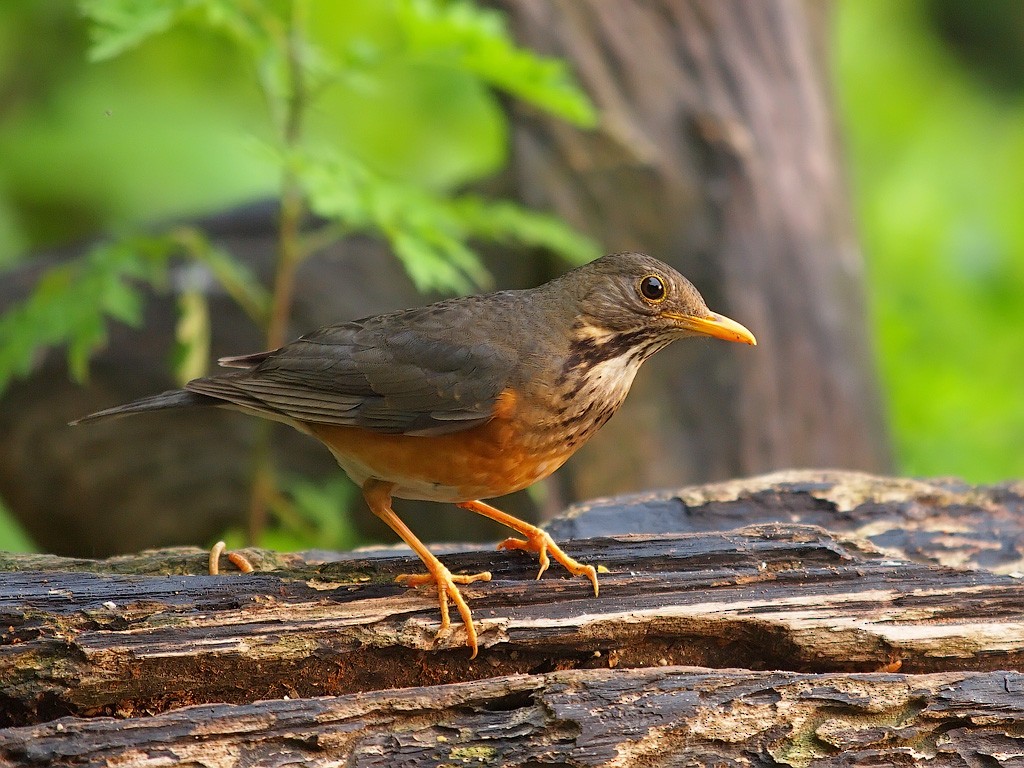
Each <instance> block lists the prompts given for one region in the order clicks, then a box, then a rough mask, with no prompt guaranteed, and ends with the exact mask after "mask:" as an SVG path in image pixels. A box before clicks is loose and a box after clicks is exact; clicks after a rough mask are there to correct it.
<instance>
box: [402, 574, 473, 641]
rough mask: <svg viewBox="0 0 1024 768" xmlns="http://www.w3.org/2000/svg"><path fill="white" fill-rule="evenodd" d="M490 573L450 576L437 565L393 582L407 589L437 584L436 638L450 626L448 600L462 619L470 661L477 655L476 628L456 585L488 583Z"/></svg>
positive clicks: (467, 606) (404, 575) (403, 575)
mask: <svg viewBox="0 0 1024 768" xmlns="http://www.w3.org/2000/svg"><path fill="white" fill-rule="evenodd" d="M490 580H491V572H490V571H483V572H481V573H470V574H452V572H451V571H449V570H448V569H447V568H445V567H444V566H443V565H439V567H438V568H437V569H432V570H430V571H428V572H427V573H403V574H400V575H399V576H396V577H395V581H397V582H398V583H399V584H405V585H406V586H409V587H420V586H423V585H425V584H437V599H438V603H439V604H440V606H441V627H440V629H438V632H437V634H438V636H440V635H441V634H442V633H444V632H445V631H447V630H448V628H449V627H450V626H451V619H450V618H449V616H448V599H449V598H451V601H452V602H453V603H455V607H456V608H457V609H458V611H459V616H460V617H461V618H462V624H463V626H464V627H465V628H466V645H468V646H469V647H470V649H472V651H473V653H472V655H471V656H470V657H469V658H471V659H475V658H476V654H477V634H476V626H475V625H474V624H473V614H472V612H471V611H470V610H469V605H468V604H467V603H466V600H465V598H463V597H462V593H461V592H460V591H459V588H458V587H457V586H455V585H456V584H472V583H473V582H475V581H490Z"/></svg>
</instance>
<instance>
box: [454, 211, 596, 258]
mask: <svg viewBox="0 0 1024 768" xmlns="http://www.w3.org/2000/svg"><path fill="white" fill-rule="evenodd" d="M452 208H453V210H454V211H455V212H456V214H457V215H458V216H459V218H460V219H461V220H462V223H463V226H464V227H465V229H466V231H467V232H468V233H469V234H470V235H472V236H473V237H475V238H478V239H480V240H487V241H491V242H497V243H508V242H519V243H522V244H524V245H529V246H535V247H540V248H547V249H548V250H550V251H552V252H553V253H556V254H558V255H559V256H561V257H562V258H564V259H566V260H567V261H569V262H571V263H573V264H586V263H587V262H588V261H593V260H594V259H596V258H597V257H598V256H600V255H601V248H600V246H599V245H598V244H597V243H596V242H595V241H593V240H591V239H590V238H588V237H585V236H584V235H582V234H580V233H579V232H577V231H576V230H574V229H573V228H572V227H570V226H569V225H568V224H566V223H565V222H564V221H562V220H561V219H559V218H558V217H557V216H552V215H551V214H547V213H540V212H538V211H531V210H529V209H528V208H523V207H522V206H520V205H517V204H515V203H512V202H508V201H499V202H493V203H492V202H488V201H486V200H483V199H482V198H480V197H477V196H475V195H465V196H463V197H459V198H457V199H455V200H454V201H452Z"/></svg>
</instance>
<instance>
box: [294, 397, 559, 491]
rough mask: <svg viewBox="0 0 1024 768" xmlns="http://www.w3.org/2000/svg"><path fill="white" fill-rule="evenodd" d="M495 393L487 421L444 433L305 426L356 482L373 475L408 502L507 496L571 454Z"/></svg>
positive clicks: (508, 399)
mask: <svg viewBox="0 0 1024 768" xmlns="http://www.w3.org/2000/svg"><path fill="white" fill-rule="evenodd" d="M516 412H517V408H516V398H515V396H514V394H512V393H511V392H505V393H502V396H501V398H499V401H498V405H497V407H496V408H495V411H494V417H493V418H492V419H491V420H490V421H488V422H487V423H486V424H482V425H480V426H477V427H472V428H470V429H467V430H465V431H462V432H455V433H451V434H447V435H436V436H428V435H387V434H380V433H376V432H372V431H370V430H366V429H361V428H358V427H342V426H333V425H327V424H306V425H304V426H305V427H306V428H307V429H308V430H309V432H310V433H312V434H313V435H314V436H315V437H317V438H319V439H320V440H321V441H323V442H324V443H325V444H326V445H327V446H328V447H329V448H330V449H331V451H332V453H334V455H335V457H336V458H337V460H338V463H339V464H341V466H342V468H343V469H344V470H345V471H346V472H347V473H348V475H349V476H350V477H351V478H352V479H353V480H354V481H355V482H356V483H358V484H359V485H362V484H363V483H364V482H365V481H366V480H368V479H370V478H375V479H378V480H383V481H386V482H391V483H394V484H395V488H394V490H393V495H395V496H398V497H400V498H407V499H428V500H432V501H449V502H460V501H470V500H473V499H481V498H483V499H486V498H491V497H494V496H502V495H504V494H506V493H512V492H513V491H518V490H520V489H522V488H526V487H527V486H529V485H531V484H533V483H535V482H537V481H538V480H540V479H542V478H544V477H547V476H548V475H550V474H551V473H552V472H554V471H555V470H556V469H558V468H559V467H560V466H562V464H563V463H565V461H566V459H568V458H569V456H570V455H571V454H572V453H573V451H572V450H571V449H569V448H567V447H566V445H565V442H564V441H557V440H556V441H554V442H552V441H550V440H549V439H545V436H541V435H538V434H537V432H536V430H533V429H531V425H530V424H527V423H524V422H523V421H522V420H520V419H517V418H516V415H517V414H516Z"/></svg>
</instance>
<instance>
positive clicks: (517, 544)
mask: <svg viewBox="0 0 1024 768" xmlns="http://www.w3.org/2000/svg"><path fill="white" fill-rule="evenodd" d="M523 535H524V536H526V538H525V539H516V538H510V539H505V540H504V541H503V542H501V543H500V544H499V545H498V549H521V550H523V551H524V552H536V553H537V557H538V559H539V560H540V570H539V571H537V578H538V579H539V578H540V577H541V576H543V575H544V571H546V570H547V569H548V566H549V565H551V559H550V558H549V557H548V552H551V557H553V558H555V560H557V561H558V562H559V563H561V564H562V565H563V566H565V570H567V571H568V572H569V573H571V574H572V575H573V576H586V577H587V578H588V579H590V583H591V584H593V585H594V596H595V597H596V596H597V594H598V587H597V569H596V568H594V566H592V565H583V563H581V562H579V561H578V560H574V559H573V558H571V557H569V556H568V555H567V554H565V552H563V551H562V548H561V547H559V546H558V545H557V544H556V543H555V540H554V539H552V538H551V536H549V535H548V533H547V531H544V530H542V529H540V528H533V530H532V531H524V532H523Z"/></svg>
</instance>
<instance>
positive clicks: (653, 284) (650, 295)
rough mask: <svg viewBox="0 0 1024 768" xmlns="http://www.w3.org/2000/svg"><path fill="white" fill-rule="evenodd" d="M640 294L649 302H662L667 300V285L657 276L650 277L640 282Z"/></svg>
mask: <svg viewBox="0 0 1024 768" xmlns="http://www.w3.org/2000/svg"><path fill="white" fill-rule="evenodd" d="M640 293H641V294H643V297H644V298H645V299H647V300H648V301H654V302H658V301H661V300H662V299H664V298H665V283H663V282H662V281H661V278H660V277H658V276H657V275H648V276H647V277H645V278H644V279H643V280H641V281H640Z"/></svg>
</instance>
